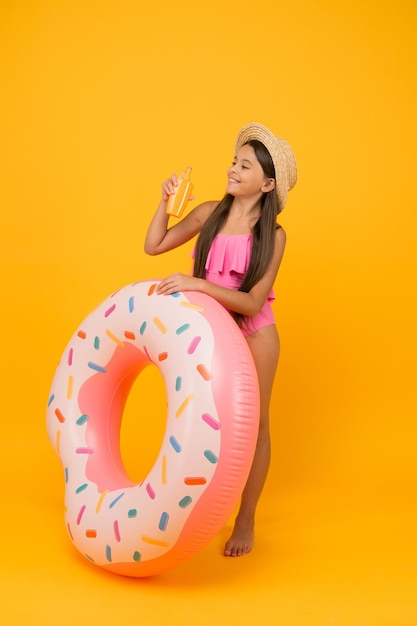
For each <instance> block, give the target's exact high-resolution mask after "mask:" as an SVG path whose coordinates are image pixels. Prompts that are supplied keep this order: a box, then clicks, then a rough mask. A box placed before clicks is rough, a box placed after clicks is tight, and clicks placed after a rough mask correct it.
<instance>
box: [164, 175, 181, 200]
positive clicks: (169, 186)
mask: <svg viewBox="0 0 417 626" xmlns="http://www.w3.org/2000/svg"><path fill="white" fill-rule="evenodd" d="M177 186H178V178H177V175H176V174H171V178H168V180H165V181H164V182H163V183H162V201H163V202H168V198H169V196H172V194H173V193H175V190H176V187H177Z"/></svg>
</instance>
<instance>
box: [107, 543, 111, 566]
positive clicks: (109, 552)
mask: <svg viewBox="0 0 417 626" xmlns="http://www.w3.org/2000/svg"><path fill="white" fill-rule="evenodd" d="M106 559H107V560H108V562H109V563H111V547H110V546H106Z"/></svg>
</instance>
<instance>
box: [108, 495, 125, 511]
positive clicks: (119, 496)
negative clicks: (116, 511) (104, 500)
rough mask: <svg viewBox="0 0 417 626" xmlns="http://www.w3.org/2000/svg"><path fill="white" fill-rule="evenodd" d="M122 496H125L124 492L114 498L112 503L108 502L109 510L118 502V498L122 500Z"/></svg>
mask: <svg viewBox="0 0 417 626" xmlns="http://www.w3.org/2000/svg"><path fill="white" fill-rule="evenodd" d="M124 495H125V491H124V492H123V493H121V494H120V495H118V496H117V498H115V499H114V500H113V502H110V504H109V509H112V508H113V507H114V505H115V504H117V503H118V502H119V500H120V498H123V496H124Z"/></svg>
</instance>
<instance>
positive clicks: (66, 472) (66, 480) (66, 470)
mask: <svg viewBox="0 0 417 626" xmlns="http://www.w3.org/2000/svg"><path fill="white" fill-rule="evenodd" d="M67 483H68V467H66V468H65V484H67Z"/></svg>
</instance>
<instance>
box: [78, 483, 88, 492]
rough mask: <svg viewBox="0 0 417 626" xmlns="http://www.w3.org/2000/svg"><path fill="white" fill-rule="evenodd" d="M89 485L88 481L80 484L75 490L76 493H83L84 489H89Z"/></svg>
mask: <svg viewBox="0 0 417 626" xmlns="http://www.w3.org/2000/svg"><path fill="white" fill-rule="evenodd" d="M87 487H88V483H84V484H83V485H80V486H79V487H77V489H76V490H75V493H81V492H82V491H84V489H87Z"/></svg>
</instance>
